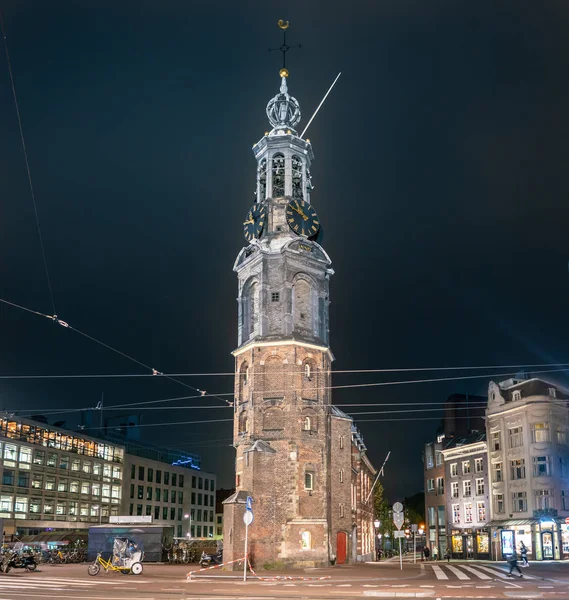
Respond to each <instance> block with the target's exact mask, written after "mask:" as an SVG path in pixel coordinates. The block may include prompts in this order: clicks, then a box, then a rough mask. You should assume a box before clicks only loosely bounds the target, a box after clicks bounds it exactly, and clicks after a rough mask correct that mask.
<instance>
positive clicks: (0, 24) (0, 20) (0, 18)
mask: <svg viewBox="0 0 569 600" xmlns="http://www.w3.org/2000/svg"><path fill="white" fill-rule="evenodd" d="M0 28H1V29H2V39H3V40H4V50H5V52H6V62H7V64H8V73H9V75H10V84H11V86H12V96H13V98H14V106H15V108H16V116H17V119H18V127H19V129H20V140H21V142H22V149H23V151H24V161H25V165H26V173H27V175H28V184H29V187H30V194H31V197H32V204H33V207H34V215H35V218H36V227H37V230H38V238H39V241H40V247H41V253H42V257H43V266H44V270H45V277H46V280H47V287H48V290H49V297H50V299H51V307H52V309H53V316H54V318H55V317H57V311H56V309H55V298H54V295H53V288H52V285H51V277H50V276H49V269H48V266H47V257H46V253H45V246H44V242H43V235H42V232H41V226H40V219H39V215H38V207H37V204H36V194H35V192H34V185H33V182H32V172H31V169H30V161H29V159H28V149H27V147H26V140H25V137H24V129H23V127H22V117H21V115H20V106H19V103H18V96H17V94H16V85H15V83H14V74H13V72H12V61H11V60H10V52H9V50H8V39H7V37H6V31H5V29H4V17H3V15H2V11H0ZM32 312H33V311H32Z"/></svg>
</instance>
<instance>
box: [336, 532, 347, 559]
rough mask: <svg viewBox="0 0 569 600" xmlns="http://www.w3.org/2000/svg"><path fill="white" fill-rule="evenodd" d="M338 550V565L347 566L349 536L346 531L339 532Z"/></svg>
mask: <svg viewBox="0 0 569 600" xmlns="http://www.w3.org/2000/svg"><path fill="white" fill-rule="evenodd" d="M336 549H337V550H336V552H337V554H338V556H337V558H336V564H338V565H344V564H346V558H347V556H348V535H347V534H346V532H345V531H338V534H337V536H336Z"/></svg>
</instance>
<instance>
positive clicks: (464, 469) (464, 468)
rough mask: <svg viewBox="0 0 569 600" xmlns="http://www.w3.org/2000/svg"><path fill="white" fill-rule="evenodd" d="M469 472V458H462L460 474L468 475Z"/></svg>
mask: <svg viewBox="0 0 569 600" xmlns="http://www.w3.org/2000/svg"><path fill="white" fill-rule="evenodd" d="M470 473H471V465H470V461H469V460H463V461H462V474H463V475H470Z"/></svg>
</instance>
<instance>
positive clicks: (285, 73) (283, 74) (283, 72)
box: [279, 68, 288, 77]
mask: <svg viewBox="0 0 569 600" xmlns="http://www.w3.org/2000/svg"><path fill="white" fill-rule="evenodd" d="M279 76H280V77H288V69H284V68H283V69H281V70H280V71H279Z"/></svg>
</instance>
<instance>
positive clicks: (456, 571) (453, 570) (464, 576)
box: [447, 565, 470, 579]
mask: <svg viewBox="0 0 569 600" xmlns="http://www.w3.org/2000/svg"><path fill="white" fill-rule="evenodd" d="M447 569H448V570H449V571H450V572H451V573H454V574H455V575H456V576H457V577H458V579H470V577H469V576H468V575H467V574H466V573H463V572H462V571H461V570H460V569H457V568H456V567H453V566H452V565H447Z"/></svg>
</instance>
